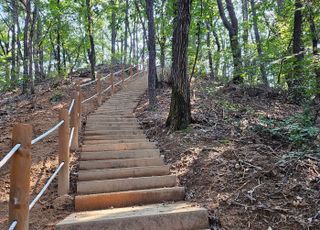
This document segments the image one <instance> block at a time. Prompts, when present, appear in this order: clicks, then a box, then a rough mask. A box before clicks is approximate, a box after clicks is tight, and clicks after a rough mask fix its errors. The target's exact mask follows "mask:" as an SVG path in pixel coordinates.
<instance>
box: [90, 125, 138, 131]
mask: <svg viewBox="0 0 320 230" xmlns="http://www.w3.org/2000/svg"><path fill="white" fill-rule="evenodd" d="M139 129H140V128H139V126H138V125H130V126H128V125H118V126H104V125H89V126H88V125H87V126H86V131H97V130H103V131H108V130H139Z"/></svg>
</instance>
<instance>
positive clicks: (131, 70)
mask: <svg viewBox="0 0 320 230" xmlns="http://www.w3.org/2000/svg"><path fill="white" fill-rule="evenodd" d="M132 76H133V69H132V66H131V67H130V78H131V77H132Z"/></svg>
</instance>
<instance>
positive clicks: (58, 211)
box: [0, 66, 121, 229]
mask: <svg viewBox="0 0 320 230" xmlns="http://www.w3.org/2000/svg"><path fill="white" fill-rule="evenodd" d="M120 69H121V67H120V66H119V67H117V66H114V67H112V68H108V67H107V66H101V67H100V72H101V73H103V74H104V75H106V74H107V73H109V72H110V71H113V72H115V71H118V70H120ZM79 75H80V76H79ZM89 80H90V79H89V78H88V77H85V74H82V73H81V74H75V77H72V78H68V80H59V79H57V80H53V79H51V80H47V81H46V82H42V83H41V84H38V85H37V86H36V93H35V95H33V96H26V95H21V92H20V91H19V90H18V91H16V92H10V93H2V94H0V133H1V136H0V159H1V158H2V157H3V155H2V154H5V153H7V152H8V151H9V150H10V149H11V133H12V127H13V125H14V124H15V123H27V124H30V125H32V127H33V138H35V137H37V136H39V135H40V134H42V133H44V132H45V131H47V130H48V129H50V128H51V127H53V126H54V125H55V124H56V123H57V121H58V111H59V109H60V108H62V107H63V106H66V107H69V105H70V102H71V96H72V94H73V92H74V88H75V86H74V83H75V82H76V81H80V82H86V81H89ZM107 85H108V80H105V81H102V89H105V88H106V87H107ZM82 93H83V98H88V97H89V96H91V95H93V94H95V93H96V91H95V84H91V85H89V86H86V87H84V88H83V89H82ZM103 96H104V98H103V100H105V99H107V98H108V94H107V93H105V94H104V95H103ZM96 108H97V103H96V101H95V100H93V101H91V102H89V103H85V104H84V106H83V117H84V118H85V117H86V115H88V114H89V113H90V112H93V111H94V109H96ZM83 122H85V119H84V120H83ZM80 138H81V137H80ZM57 140H58V138H57V132H53V133H52V134H51V135H49V136H48V137H47V138H45V139H43V140H42V141H41V142H38V143H36V144H35V145H34V146H32V168H31V192H30V196H31V197H30V199H33V198H34V197H35V196H36V195H37V194H38V192H39V191H40V190H41V189H42V187H43V186H44V184H45V183H46V181H47V179H48V178H49V177H50V176H51V175H52V173H53V172H54V170H55V169H56V167H57V165H58V157H57V156H58V143H57ZM77 158H78V153H77V152H75V153H71V164H70V167H71V180H72V182H71V185H73V186H72V187H71V193H70V195H68V196H63V197H59V198H58V195H57V181H56V179H55V180H54V181H53V183H52V184H51V185H50V186H49V188H48V191H47V192H46V193H45V194H44V195H43V196H42V198H41V199H40V201H39V202H38V203H37V204H36V205H35V206H34V207H33V209H32V210H31V212H30V229H54V226H55V224H56V223H57V222H58V221H60V220H62V219H63V218H64V217H66V216H67V215H69V214H70V213H72V212H73V209H74V207H73V206H74V205H73V195H74V193H75V189H76V188H75V184H76V183H75V181H76V172H77V167H78V165H77V163H76V159H77ZM9 191H10V172H9V164H7V165H5V166H4V168H1V170H0V229H5V228H2V227H4V226H8V200H9Z"/></svg>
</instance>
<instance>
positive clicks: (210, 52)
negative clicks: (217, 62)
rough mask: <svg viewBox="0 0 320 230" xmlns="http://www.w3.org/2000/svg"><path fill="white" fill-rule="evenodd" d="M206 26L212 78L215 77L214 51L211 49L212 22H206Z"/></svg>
mask: <svg viewBox="0 0 320 230" xmlns="http://www.w3.org/2000/svg"><path fill="white" fill-rule="evenodd" d="M206 26H207V30H208V32H207V49H208V61H209V68H210V74H209V75H210V78H211V79H212V80H214V79H215V73H214V69H213V60H212V51H211V38H210V34H211V33H210V31H211V28H210V23H209V22H206Z"/></svg>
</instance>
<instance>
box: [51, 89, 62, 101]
mask: <svg viewBox="0 0 320 230" xmlns="http://www.w3.org/2000/svg"><path fill="white" fill-rule="evenodd" d="M62 97H63V94H62V93H61V92H60V91H56V92H54V93H53V95H52V96H51V98H50V101H51V102H58V101H61V100H62Z"/></svg>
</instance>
